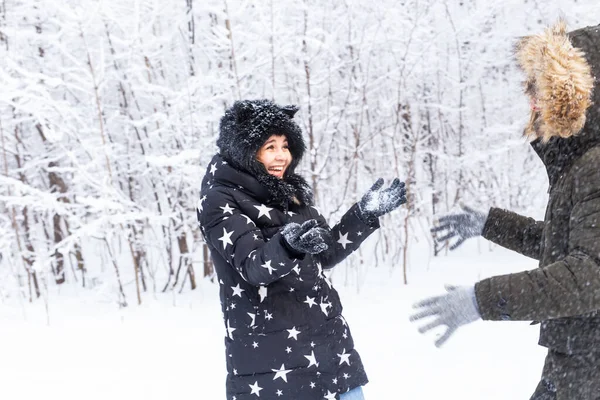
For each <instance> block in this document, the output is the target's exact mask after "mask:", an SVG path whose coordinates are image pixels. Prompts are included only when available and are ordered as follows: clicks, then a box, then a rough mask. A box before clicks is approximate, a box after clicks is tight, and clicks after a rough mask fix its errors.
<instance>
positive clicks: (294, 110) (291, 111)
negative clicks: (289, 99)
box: [281, 105, 299, 119]
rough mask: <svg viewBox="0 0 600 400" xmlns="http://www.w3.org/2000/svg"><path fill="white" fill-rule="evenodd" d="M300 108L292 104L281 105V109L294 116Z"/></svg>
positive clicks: (289, 115) (291, 116)
mask: <svg viewBox="0 0 600 400" xmlns="http://www.w3.org/2000/svg"><path fill="white" fill-rule="evenodd" d="M298 110H299V108H298V107H296V106H293V105H290V106H283V107H281V111H282V112H283V113H284V114H285V115H287V116H288V117H290V119H291V118H294V115H296V113H297V112H298Z"/></svg>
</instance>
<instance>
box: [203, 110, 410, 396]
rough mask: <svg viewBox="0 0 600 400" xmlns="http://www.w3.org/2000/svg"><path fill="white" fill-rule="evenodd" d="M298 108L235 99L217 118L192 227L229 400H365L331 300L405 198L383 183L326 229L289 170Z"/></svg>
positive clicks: (296, 151) (298, 146)
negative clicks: (212, 286) (341, 269)
mask: <svg viewBox="0 0 600 400" xmlns="http://www.w3.org/2000/svg"><path fill="white" fill-rule="evenodd" d="M296 111H297V108H296V107H293V106H287V107H280V106H278V105H276V104H274V103H272V102H270V101H268V100H255V101H238V102H236V103H235V104H234V105H233V107H231V108H230V109H228V110H227V111H226V112H225V115H224V116H223V117H222V119H221V124H220V135H219V139H218V140H217V146H218V147H219V154H217V155H215V156H214V157H213V159H212V161H211V162H210V164H209V166H208V170H207V173H206V176H205V177H204V180H203V182H202V190H201V199H200V202H199V205H198V210H197V213H198V221H199V223H200V227H201V230H202V233H203V235H204V238H205V240H206V243H207V245H208V247H209V249H210V252H211V256H212V259H213V262H214V266H215V270H216V272H217V276H218V278H219V283H220V296H221V308H222V311H223V316H224V322H225V327H226V337H225V348H226V355H227V372H228V376H227V385H226V386H227V399H231V400H234V399H235V400H246V399H257V398H260V399H281V398H283V399H295V400H304V399H306V400H309V399H324V398H325V399H344V400H352V399H363V396H362V390H361V387H362V386H363V385H365V384H366V383H367V376H366V374H365V371H364V368H363V365H362V363H361V360H360V357H359V355H358V353H357V351H356V350H355V349H354V343H353V340H352V335H351V334H350V331H349V328H348V325H347V324H346V321H345V320H344V318H343V317H342V315H341V311H342V305H341V303H340V299H339V297H338V293H337V292H336V290H335V289H334V288H333V286H332V285H331V282H329V281H328V280H327V278H326V277H325V275H323V269H327V268H331V267H333V266H334V265H335V264H337V263H339V262H340V261H342V260H343V259H344V258H346V257H347V256H348V255H349V254H350V253H352V252H353V251H354V250H356V249H357V248H358V247H359V245H360V244H361V243H362V242H363V241H364V240H365V239H366V238H367V237H368V236H369V235H370V234H371V233H372V232H374V231H375V230H376V229H377V228H378V227H379V221H378V217H379V216H381V215H383V214H385V213H387V212H389V211H391V210H393V209H395V208H397V207H398V206H400V205H401V204H403V203H405V202H406V197H405V189H404V183H401V182H400V181H399V180H398V179H396V180H395V181H394V182H393V183H392V185H391V186H390V187H389V188H387V189H383V190H382V183H383V180H381V179H380V180H378V181H377V182H376V184H375V185H373V187H372V188H371V190H369V191H368V192H367V194H366V195H365V196H364V197H363V199H362V200H361V201H360V202H359V204H356V205H354V206H353V207H352V208H351V209H350V210H349V211H348V212H347V213H346V214H345V215H344V216H343V217H342V219H341V222H340V223H339V224H337V225H336V226H335V227H334V228H333V229H330V228H329V227H328V225H327V222H326V221H325V219H324V218H323V216H322V215H321V214H320V213H319V212H318V210H317V209H316V208H315V207H313V199H312V192H311V190H310V188H309V186H308V184H307V183H306V181H305V180H304V179H303V178H302V177H300V176H299V175H296V174H295V173H294V170H295V168H296V166H297V165H298V164H299V162H300V160H301V159H302V155H303V153H304V151H305V144H304V140H303V139H302V132H301V130H300V128H299V127H298V125H297V124H296V123H295V122H294V121H293V117H294V114H295V113H296Z"/></svg>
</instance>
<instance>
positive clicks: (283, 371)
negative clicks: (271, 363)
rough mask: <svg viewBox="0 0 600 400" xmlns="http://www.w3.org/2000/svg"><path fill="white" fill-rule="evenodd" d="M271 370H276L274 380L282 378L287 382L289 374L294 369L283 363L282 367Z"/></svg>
mask: <svg viewBox="0 0 600 400" xmlns="http://www.w3.org/2000/svg"><path fill="white" fill-rule="evenodd" d="M271 371H273V372H275V377H274V378H273V380H275V379H277V378H281V379H283V381H284V382H285V383H287V374H289V373H290V372H291V371H292V370H291V369H285V366H284V365H283V364H281V368H279V369H271Z"/></svg>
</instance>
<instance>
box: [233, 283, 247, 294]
mask: <svg viewBox="0 0 600 400" xmlns="http://www.w3.org/2000/svg"><path fill="white" fill-rule="evenodd" d="M231 288H232V289H233V295H232V296H231V297H234V296H239V297H242V292H245V291H246V290H245V289H242V288H241V287H240V284H239V283H238V284H237V285H236V286H232V287H231Z"/></svg>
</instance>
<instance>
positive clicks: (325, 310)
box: [319, 299, 331, 315]
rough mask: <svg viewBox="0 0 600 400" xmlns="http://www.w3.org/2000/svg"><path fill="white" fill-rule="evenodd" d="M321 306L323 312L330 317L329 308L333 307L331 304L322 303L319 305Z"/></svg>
mask: <svg viewBox="0 0 600 400" xmlns="http://www.w3.org/2000/svg"><path fill="white" fill-rule="evenodd" d="M325 300H327V299H325ZM319 306H321V311H323V314H325V315H329V311H327V308H329V307H331V303H330V302H327V303H324V302H321V303H319Z"/></svg>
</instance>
